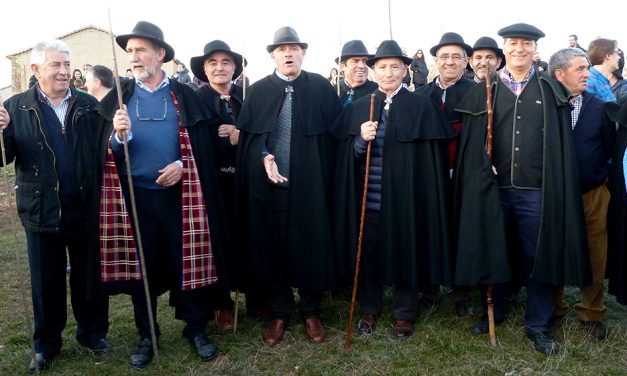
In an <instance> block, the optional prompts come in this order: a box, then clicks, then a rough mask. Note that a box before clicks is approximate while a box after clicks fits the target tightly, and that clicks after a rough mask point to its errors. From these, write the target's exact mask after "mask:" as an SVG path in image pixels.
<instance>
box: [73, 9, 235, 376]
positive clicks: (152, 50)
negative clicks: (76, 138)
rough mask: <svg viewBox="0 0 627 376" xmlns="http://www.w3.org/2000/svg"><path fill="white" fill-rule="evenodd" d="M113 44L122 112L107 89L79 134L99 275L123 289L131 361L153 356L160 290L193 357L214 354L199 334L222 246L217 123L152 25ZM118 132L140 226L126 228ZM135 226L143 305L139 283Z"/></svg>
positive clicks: (137, 364) (141, 25)
mask: <svg viewBox="0 0 627 376" xmlns="http://www.w3.org/2000/svg"><path fill="white" fill-rule="evenodd" d="M116 41H117V43H118V44H119V45H120V47H122V48H124V49H125V50H126V52H127V54H128V58H129V60H130V64H131V69H132V70H133V76H134V79H129V80H126V81H124V82H122V83H121V84H120V86H121V87H120V89H121V91H122V96H123V102H124V103H123V106H122V108H118V99H117V96H116V93H115V91H111V92H109V94H108V95H107V96H106V97H105V98H104V99H103V100H102V101H101V102H100V105H99V106H98V109H97V110H98V113H97V116H96V121H95V125H94V126H93V127H91V128H86V129H83V130H82V131H83V133H84V134H85V135H86V138H87V140H88V144H89V145H90V148H87V149H86V150H83V154H84V161H85V164H86V165H87V166H90V167H91V168H89V169H86V170H85V171H86V173H85V176H84V182H85V185H86V187H87V188H86V189H87V192H88V194H89V197H88V205H89V208H90V214H91V217H90V221H91V222H92V223H99V230H100V231H97V230H96V229H95V230H94V231H93V233H96V234H100V236H99V237H98V236H96V237H95V238H96V239H94V241H93V242H92V246H95V247H98V246H99V250H100V261H101V263H102V268H101V270H102V275H101V279H102V281H103V283H104V285H105V288H110V289H112V290H114V291H115V292H126V293H129V294H130V295H131V299H132V302H133V308H134V314H135V325H136V326H137V329H138V332H139V333H138V334H139V338H140V340H139V344H138V346H137V348H136V349H135V351H134V352H133V354H132V355H131V359H130V365H131V366H132V367H134V368H145V367H147V366H148V364H149V363H150V362H151V360H152V358H153V356H154V354H153V342H152V338H151V337H152V336H151V334H152V333H151V327H150V324H149V313H148V312H149V311H148V310H149V309H150V310H152V315H153V317H154V318H155V320H154V321H155V331H156V333H155V334H156V336H157V338H158V337H159V335H160V334H161V333H160V330H159V326H158V325H157V324H156V321H157V320H156V314H157V296H158V295H159V294H161V293H163V292H165V291H166V290H170V302H171V304H173V305H175V306H176V308H177V312H176V316H177V318H182V319H183V320H184V321H185V322H186V326H185V328H184V329H183V335H184V336H185V337H186V338H187V339H188V340H189V342H190V343H191V345H192V346H193V348H194V350H195V352H196V354H197V355H198V357H199V358H200V359H201V360H203V361H208V360H212V359H214V358H215V357H216V356H217V355H218V350H217V348H216V346H215V345H214V344H213V343H211V341H210V340H209V339H208V338H207V336H206V335H205V334H204V333H203V331H204V329H205V326H206V323H207V321H208V320H209V317H210V309H209V301H208V300H207V299H206V290H207V288H208V286H209V285H211V284H212V283H214V282H215V281H216V271H215V263H214V257H213V252H214V249H215V250H216V252H223V250H222V247H224V242H223V241H222V239H221V234H222V227H221V222H220V221H221V219H222V218H223V216H222V215H220V209H221V207H220V205H219V202H220V199H219V197H218V191H219V190H218V187H217V179H216V172H215V164H214V160H213V150H212V142H211V139H212V137H213V133H212V131H213V129H214V127H215V124H214V123H215V122H216V120H215V119H212V118H211V115H210V114H209V113H208V112H207V111H206V109H205V107H204V106H203V105H202V103H201V102H200V100H199V98H198V96H197V95H196V94H195V93H194V92H193V91H192V89H191V88H189V87H188V86H186V85H184V84H181V83H179V82H178V81H176V80H174V79H170V78H168V77H167V75H166V74H165V72H164V71H163V69H162V66H163V64H164V63H167V62H169V61H171V60H172V59H173V58H174V49H173V48H172V47H171V46H170V45H169V44H167V43H166V42H165V41H164V38H163V32H162V31H161V29H160V28H159V27H158V26H156V25H154V24H152V23H150V22H146V21H140V22H138V23H137V25H136V26H135V28H134V29H133V31H132V32H131V33H130V34H125V35H119V36H118V37H117V38H116ZM125 137H126V142H127V146H128V154H129V159H130V164H131V165H130V171H131V175H132V181H133V189H134V193H135V195H134V196H135V199H136V207H137V222H138V224H139V229H136V228H134V227H132V226H131V224H130V223H131V220H130V219H131V216H132V215H133V213H131V211H130V210H129V209H128V208H130V207H131V202H130V200H129V196H130V192H129V189H130V187H129V180H130V179H129V178H131V177H130V176H128V174H127V167H128V166H127V160H126V158H125V152H124V141H123V139H124V138H125ZM138 230H139V232H140V235H141V241H142V243H143V253H144V258H145V264H146V275H145V276H143V277H144V278H146V279H147V281H148V285H149V288H150V289H149V294H150V300H151V304H152V306H151V307H148V304H147V299H146V296H145V292H144V287H143V286H142V284H141V282H142V275H141V271H140V269H139V263H138V254H137V252H136V245H137V241H138V239H137V236H136V235H137V231H138Z"/></svg>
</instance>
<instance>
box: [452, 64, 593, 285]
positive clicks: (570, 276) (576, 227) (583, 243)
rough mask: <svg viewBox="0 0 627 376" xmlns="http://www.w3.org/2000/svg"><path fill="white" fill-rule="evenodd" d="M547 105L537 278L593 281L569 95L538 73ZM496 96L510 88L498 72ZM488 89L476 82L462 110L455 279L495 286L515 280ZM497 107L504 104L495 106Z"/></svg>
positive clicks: (579, 282)
mask: <svg viewBox="0 0 627 376" xmlns="http://www.w3.org/2000/svg"><path fill="white" fill-rule="evenodd" d="M532 79H536V80H538V83H539V85H540V91H541V93H542V97H543V107H544V114H545V116H544V118H545V124H544V127H543V129H544V161H543V173H542V181H543V184H542V218H541V224H540V233H539V235H538V247H537V251H536V258H535V264H534V267H533V271H532V273H531V278H534V279H535V280H536V281H539V282H545V283H549V284H552V285H555V286H563V285H575V286H588V285H590V283H591V281H592V277H591V274H590V261H589V258H588V244H587V239H586V227H585V221H584V214H583V203H582V200H581V190H580V186H579V176H578V171H577V159H576V154H575V152H574V145H573V141H572V127H571V121H570V111H571V107H570V104H569V103H568V99H567V98H568V96H569V94H568V92H567V91H566V89H565V88H563V87H562V86H561V85H560V84H558V83H557V82H556V81H555V80H553V79H551V78H549V77H546V76H544V75H543V74H540V73H536V75H535V76H534V77H533V78H532ZM492 82H493V84H492V92H493V94H492V97H493V98H496V93H497V92H498V90H509V88H507V86H505V84H503V82H502V81H501V80H500V79H498V78H497V77H496V76H493V81H492ZM485 103H486V90H485V87H483V86H474V87H473V88H471V89H470V91H469V92H468V95H467V97H466V99H465V100H464V101H462V102H461V103H460V105H459V106H458V108H457V109H456V110H457V111H458V112H459V113H460V115H462V132H461V136H460V141H459V146H458V151H457V160H456V168H455V171H456V173H455V177H454V185H455V186H454V211H455V214H454V215H455V222H454V223H455V225H454V228H455V230H454V231H456V232H457V238H456V239H455V240H456V242H455V243H456V247H457V260H456V274H455V283H456V284H459V285H478V284H495V283H502V282H506V281H508V280H510V278H511V273H510V271H509V268H508V265H509V261H508V257H507V244H506V236H505V232H506V229H505V224H504V219H503V212H502V209H501V202H500V194H499V187H498V185H497V181H496V177H495V175H494V174H493V172H492V163H491V162H490V160H489V159H488V157H487V154H486V152H485V145H486V138H487V134H486V124H487V111H486V105H485ZM495 105H496V104H495Z"/></svg>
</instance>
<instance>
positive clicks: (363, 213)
mask: <svg viewBox="0 0 627 376" xmlns="http://www.w3.org/2000/svg"><path fill="white" fill-rule="evenodd" d="M374 96H375V94H374V93H372V94H370V121H374ZM371 149H372V141H368V148H367V149H366V173H365V176H364V194H363V196H362V198H361V218H360V219H359V238H358V240H357V259H356V261H355V278H353V295H352V297H351V309H350V314H349V315H348V333H347V334H346V350H347V351H348V350H350V349H351V336H352V335H353V314H354V313H355V297H356V296H357V286H358V283H359V263H360V262H361V248H362V243H363V239H364V220H365V218H366V196H367V195H368V178H369V177H370V150H371Z"/></svg>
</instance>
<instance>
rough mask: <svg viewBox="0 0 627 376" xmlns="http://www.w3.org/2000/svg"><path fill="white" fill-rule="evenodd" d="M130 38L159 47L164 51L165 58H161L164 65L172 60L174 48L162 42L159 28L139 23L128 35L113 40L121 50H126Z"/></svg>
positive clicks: (147, 23)
mask: <svg viewBox="0 0 627 376" xmlns="http://www.w3.org/2000/svg"><path fill="white" fill-rule="evenodd" d="M131 38H144V39H149V40H151V41H153V42H154V43H156V44H157V45H159V46H160V47H163V48H164V49H165V57H164V58H163V62H164V63H167V62H168V61H170V60H172V59H173V58H174V48H172V46H170V45H169V44H167V43H166V42H165V41H164V40H163V31H161V29H160V28H159V26H157V25H155V24H152V23H150V22H148V21H139V22H138V23H137V25H135V27H134V28H133V31H131V33H130V34H124V35H118V36H117V37H116V38H115V41H116V42H118V44H119V45H120V47H122V49H124V50H126V44H127V43H128V40H129V39H131Z"/></svg>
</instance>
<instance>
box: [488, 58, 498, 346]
mask: <svg viewBox="0 0 627 376" xmlns="http://www.w3.org/2000/svg"><path fill="white" fill-rule="evenodd" d="M486 69H487V72H486V76H485V90H486V108H487V111H488V126H487V133H488V140H487V146H486V149H487V150H486V152H487V154H488V158H489V159H490V160H492V138H493V131H492V126H493V124H492V122H493V118H494V113H493V111H492V88H491V86H492V83H491V82H490V63H486ZM492 287H493V285H488V291H487V294H486V295H487V303H488V332H489V334H490V343H491V344H492V346H496V345H497V343H498V342H497V339H496V327H495V325H494V302H493V300H492Z"/></svg>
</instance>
